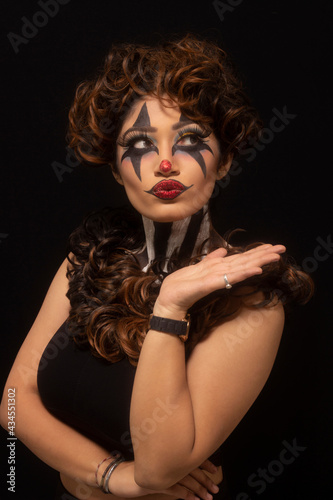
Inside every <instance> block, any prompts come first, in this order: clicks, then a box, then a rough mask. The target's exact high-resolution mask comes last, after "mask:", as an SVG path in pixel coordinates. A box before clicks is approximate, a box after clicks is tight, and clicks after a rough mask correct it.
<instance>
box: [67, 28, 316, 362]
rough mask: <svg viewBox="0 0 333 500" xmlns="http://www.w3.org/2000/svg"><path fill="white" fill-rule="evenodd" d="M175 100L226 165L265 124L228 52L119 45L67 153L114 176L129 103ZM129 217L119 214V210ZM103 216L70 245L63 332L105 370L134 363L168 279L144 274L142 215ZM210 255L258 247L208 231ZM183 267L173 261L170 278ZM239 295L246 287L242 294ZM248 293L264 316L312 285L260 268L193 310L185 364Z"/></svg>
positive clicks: (87, 91) (83, 98) (74, 118)
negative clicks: (107, 364) (233, 243)
mask: <svg viewBox="0 0 333 500" xmlns="http://www.w3.org/2000/svg"><path fill="white" fill-rule="evenodd" d="M148 95H149V96H155V97H157V98H158V99H160V100H163V102H164V104H167V103H166V102H165V98H166V97H167V98H168V99H171V100H172V101H173V102H175V103H177V104H178V106H179V108H180V109H181V111H182V112H183V113H184V114H185V115H186V116H187V117H189V118H190V119H192V120H193V121H197V122H200V123H201V124H202V125H204V126H206V127H207V128H209V129H210V130H211V131H213V132H214V134H215V136H216V137H217V139H218V141H219V143H220V150H221V155H222V163H223V162H226V161H227V160H228V159H229V157H230V155H231V154H233V155H237V152H238V151H239V148H240V147H242V146H243V145H244V144H246V139H247V138H248V137H249V136H251V137H253V136H254V137H258V135H259V134H260V129H261V122H260V119H259V117H258V115H257V112H256V110H255V109H254V108H253V107H252V106H251V104H250V102H249V99H248V98H247V96H246V95H245V93H244V91H243V88H242V84H241V82H240V81H239V78H238V77H237V76H236V73H235V71H234V69H233V67H232V64H231V63H230V61H229V60H228V58H227V56H226V54H225V52H224V51H223V50H222V49H220V48H219V47H218V46H216V45H215V44H214V43H213V42H210V41H206V40H200V39H199V38H198V37H195V36H193V35H187V36H185V37H183V38H181V39H178V40H172V41H168V42H161V43H160V44H158V45H157V46H154V47H150V46H143V45H132V44H120V45H116V46H114V47H112V49H111V51H110V53H109V55H108V56H107V58H106V61H105V65H104V68H103V69H102V71H101V72H100V74H98V75H97V76H96V78H95V79H93V80H91V81H86V82H83V83H81V84H80V85H79V87H78V89H77V91H76V95H75V99H74V103H73V105H72V107H71V110H70V113H69V130H68V138H69V145H70V147H71V148H73V150H74V151H75V153H76V155H77V156H78V158H79V159H80V160H82V161H84V162H87V163H88V164H90V165H102V164H110V165H111V166H112V168H113V169H114V170H115V171H116V170H117V166H116V161H115V158H116V139H117V137H118V134H119V131H120V128H121V126H122V123H123V121H124V119H125V118H126V116H127V114H128V112H129V111H130V109H131V106H132V105H133V103H135V102H136V101H137V100H138V99H141V98H143V97H144V96H148ZM124 210H125V211H124ZM124 210H111V209H105V210H103V211H100V212H98V213H93V214H91V215H89V216H88V217H87V218H86V219H85V220H84V222H83V223H82V225H81V226H80V227H79V228H78V229H77V230H76V231H74V232H73V234H72V235H71V237H70V240H69V257H68V259H69V262H70V266H69V268H68V273H67V275H68V278H69V290H68V294H67V295H68V297H69V299H70V303H71V311H70V315H69V318H68V324H69V326H70V328H71V330H72V331H73V334H74V336H75V338H76V340H77V341H78V342H80V343H82V344H87V345H89V346H90V347H91V349H92V351H93V353H94V354H96V355H97V356H101V357H103V358H105V359H107V360H109V361H111V362H115V361H118V360H120V359H122V358H123V357H124V356H126V357H128V359H129V360H130V362H131V363H132V364H134V365H135V364H136V363H137V360H138V358H139V354H140V349H141V346H142V343H143V341H144V338H145V334H146V332H147V330H148V321H149V315H150V313H151V312H152V309H153V305H154V302H155V300H156V298H157V296H158V293H159V289H160V286H161V283H162V282H163V279H164V277H165V273H163V272H162V271H161V269H163V266H164V263H161V262H154V263H153V264H152V265H151V267H150V268H149V270H148V272H147V273H145V272H143V271H142V270H141V267H140V264H139V262H138V260H137V258H136V254H137V252H138V250H139V249H141V248H142V247H143V245H144V230H143V226H142V220H141V216H140V215H139V214H137V213H135V212H134V211H133V210H132V209H129V208H127V209H124ZM210 245H211V248H210V250H213V249H214V248H216V247H217V246H221V245H226V247H227V249H228V252H229V254H230V253H235V252H243V251H246V250H248V249H249V248H251V247H253V246H256V245H258V243H256V244H253V245H250V246H246V247H244V248H243V247H242V248H241V247H230V246H229V245H228V243H225V241H224V240H222V239H221V238H220V237H218V236H217V235H216V234H215V232H214V231H213V229H212V239H211V241H210ZM199 259H200V255H199V256H197V257H196V258H195V259H193V260H191V261H190V260H188V261H182V262H180V261H179V260H178V258H177V253H176V252H175V254H174V255H173V256H172V258H171V259H170V261H169V262H168V272H172V271H174V270H175V269H177V268H179V267H182V266H184V265H189V264H192V263H195V262H196V261H198V260H199ZM244 287H245V288H244ZM245 290H246V291H247V292H248V291H249V290H250V292H251V293H253V292H256V291H258V290H260V291H262V292H263V297H264V299H263V301H262V302H261V304H260V305H259V306H258V307H265V306H267V305H268V304H270V303H271V302H272V301H273V300H274V298H278V299H280V300H281V301H282V302H283V303H284V304H288V303H291V302H293V301H297V302H300V303H305V302H306V301H307V300H309V298H310V297H311V295H312V293H313V283H312V280H311V278H310V277H309V276H308V275H306V274H305V273H304V272H302V271H301V270H299V269H298V268H297V267H296V266H295V265H294V263H293V262H292V261H291V259H290V258H289V257H285V256H283V257H282V258H281V260H280V261H279V262H277V263H272V264H270V265H267V266H264V268H263V274H262V275H260V276H256V277H253V278H250V279H248V280H246V281H245V282H243V283H242V284H238V285H235V286H234V287H233V290H232V293H230V292H229V293H226V292H225V290H220V291H217V292H215V293H213V294H210V295H209V296H207V297H205V298H204V299H202V300H201V301H199V302H197V303H196V304H195V306H193V307H192V308H191V309H190V311H189V312H190V313H191V316H192V321H191V335H190V340H189V341H188V342H187V343H186V349H187V355H188V354H189V353H190V352H191V351H192V349H193V347H194V346H195V345H196V343H197V342H199V341H200V340H201V339H202V338H203V337H204V336H205V335H207V334H208V333H209V331H210V330H211V329H212V328H213V327H214V326H216V325H218V324H220V323H221V322H223V320H224V319H225V318H226V316H228V315H230V314H233V313H234V312H236V311H237V309H238V308H239V307H241V305H242V298H243V297H244V295H245V294H246V293H247V292H245Z"/></svg>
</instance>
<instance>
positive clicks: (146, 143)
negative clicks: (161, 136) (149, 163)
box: [132, 139, 152, 149]
mask: <svg viewBox="0 0 333 500" xmlns="http://www.w3.org/2000/svg"><path fill="white" fill-rule="evenodd" d="M151 145H152V143H151V141H150V140H149V139H137V140H134V141H133V142H132V146H133V147H134V148H136V149H146V148H149V147H150V146H151Z"/></svg>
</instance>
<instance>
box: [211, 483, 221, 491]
mask: <svg viewBox="0 0 333 500" xmlns="http://www.w3.org/2000/svg"><path fill="white" fill-rule="evenodd" d="M219 491H220V488H219V487H218V486H217V485H216V484H214V485H213V486H212V492H213V493H218V492H219Z"/></svg>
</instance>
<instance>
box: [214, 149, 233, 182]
mask: <svg viewBox="0 0 333 500" xmlns="http://www.w3.org/2000/svg"><path fill="white" fill-rule="evenodd" d="M233 159H234V155H233V154H230V155H229V156H228V159H227V161H226V162H225V163H221V164H220V166H219V168H218V170H217V177H216V178H217V180H220V179H222V178H223V177H224V176H225V175H227V173H228V172H229V169H230V167H231V164H232V160H233Z"/></svg>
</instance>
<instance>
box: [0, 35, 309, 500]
mask: <svg viewBox="0 0 333 500" xmlns="http://www.w3.org/2000/svg"><path fill="white" fill-rule="evenodd" d="M69 118H70V127H69V137H70V146H71V147H72V148H73V149H74V150H75V152H76V154H77V156H78V157H79V158H80V159H82V160H84V161H86V162H89V163H90V164H93V165H98V164H105V163H108V164H110V166H111V168H112V172H113V174H114V176H115V178H116V180H117V181H118V182H119V183H120V184H121V185H123V186H124V188H125V190H126V193H127V196H128V199H129V201H130V203H131V205H132V206H133V207H134V210H130V209H126V210H119V211H116V210H108V209H106V210H103V211H101V212H99V213H95V214H92V215H90V216H88V217H87V218H86V220H85V221H84V222H83V224H82V225H81V226H80V227H79V228H78V229H77V230H76V231H74V233H73V234H72V236H71V238H70V245H69V256H68V259H66V260H65V261H64V262H63V264H62V265H61V267H60V268H59V270H58V272H57V274H56V276H55V278H54V280H53V282H52V284H51V286H50V289H49V291H48V293H47V295H46V298H45V301H44V303H43V305H42V308H41V310H40V312H39V314H38V316H37V318H36V321H35V323H34V324H33V326H32V328H31V331H30V332H29V334H28V336H27V338H26V340H25V342H24V343H23V345H22V347H21V349H20V351H19V353H18V356H17V358H16V360H15V363H14V365H13V368H12V370H11V372H10V374H9V377H8V381H7V385H6V388H5V395H6V394H7V389H8V388H9V387H14V388H16V390H17V394H18V397H17V402H16V404H17V419H16V435H17V437H18V438H19V439H21V440H22V441H23V442H24V443H25V444H26V445H27V446H28V447H29V448H30V449H31V450H32V451H33V452H34V453H35V454H36V455H37V456H39V457H40V458H41V459H42V460H43V461H44V462H46V463H47V464H48V465H50V466H51V467H53V468H54V469H56V470H58V471H59V472H60V477H61V485H60V487H59V491H58V493H57V498H63V499H65V498H67V499H68V498H91V499H101V498H104V497H103V494H104V493H105V492H107V493H109V494H111V495H113V496H114V497H115V498H116V497H134V498H135V497H140V498H142V497H145V496H147V499H148V498H149V499H152V500H159V499H167V498H168V497H170V496H173V497H176V498H187V499H190V500H192V499H193V498H194V497H196V498H198V497H199V498H202V499H206V500H211V498H212V495H215V497H218V498H226V497H227V491H226V487H225V484H224V481H222V477H223V474H222V469H221V456H220V447H221V445H222V443H223V442H224V441H225V439H226V438H227V437H228V436H229V435H230V433H231V432H232V431H233V429H234V428H235V427H236V426H237V424H238V423H239V421H240V420H241V419H242V417H243V416H244V415H245V413H246V412H247V410H248V409H249V407H250V406H251V405H252V404H253V402H254V401H255V399H256V398H257V396H258V394H259V393H260V391H261V389H262V387H263V386H264V384H265V382H266V380H267V378H268V376H269V373H270V371H271V368H272V366H273V363H274V359H275V357H276V354H277V350H278V346H279V342H280V338H281V334H282V330H283V324H284V306H285V305H286V304H288V303H290V302H291V301H293V300H294V301H298V302H303V303H304V302H306V301H307V300H308V299H309V297H310V296H311V293H312V283H311V281H310V279H309V277H308V276H306V275H305V274H304V273H302V272H301V271H299V270H297V269H296V268H295V267H293V265H292V264H291V263H290V262H289V261H288V260H287V258H286V257H285V256H284V253H285V247H284V246H283V245H270V244H259V243H258V244H253V245H251V246H249V247H247V248H238V247H237V248H235V247H232V246H231V245H230V244H229V243H227V242H226V241H225V240H223V239H222V238H221V237H220V236H219V235H218V234H217V233H216V232H215V231H214V229H213V227H212V224H211V220H210V210H209V201H210V199H211V196H212V193H213V191H214V186H215V183H216V181H218V180H219V179H221V178H222V177H223V176H224V175H225V174H226V173H227V172H228V169H229V167H230V165H231V162H232V160H233V158H234V157H235V156H236V155H237V154H238V153H239V151H240V150H241V148H242V147H244V146H246V140H247V138H249V137H250V136H251V137H257V136H258V134H259V132H260V121H259V119H258V117H257V114H256V112H255V110H254V109H253V108H252V107H251V105H250V103H249V101H248V99H247V97H246V96H245V94H244V92H243V90H242V87H241V84H240V82H239V81H238V79H237V77H236V76H235V74H234V72H233V70H232V68H231V65H230V64H229V62H228V60H227V58H226V55H225V53H224V52H223V51H222V50H221V49H219V48H218V47H217V46H216V45H215V44H213V43H211V42H207V41H203V40H199V39H198V38H196V37H193V36H190V35H188V36H186V37H184V38H182V39H179V40H178V41H172V42H168V43H164V44H162V45H159V46H157V47H145V46H134V45H126V44H123V45H119V46H115V47H113V48H112V50H111V51H110V54H109V55H108V57H107V59H106V63H105V66H104V68H103V70H102V71H101V73H100V74H99V75H98V76H97V77H96V78H95V79H94V80H92V81H88V82H84V83H82V84H81V85H80V86H79V88H78V90H77V93H76V96H75V100H74V103H73V106H72V108H71V111H70V117H69ZM36 359H38V360H39V363H36ZM23 369H24V370H23ZM23 373H24V377H23V375H22V374H23ZM6 417H7V405H6V400H5V397H4V398H3V403H2V406H1V422H2V425H3V426H6V425H7V419H6ZM217 485H219V487H218V486H217ZM52 496H53V492H51V493H50V497H52Z"/></svg>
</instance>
